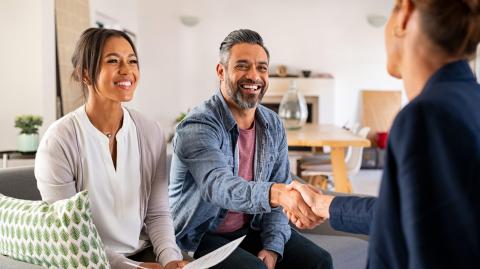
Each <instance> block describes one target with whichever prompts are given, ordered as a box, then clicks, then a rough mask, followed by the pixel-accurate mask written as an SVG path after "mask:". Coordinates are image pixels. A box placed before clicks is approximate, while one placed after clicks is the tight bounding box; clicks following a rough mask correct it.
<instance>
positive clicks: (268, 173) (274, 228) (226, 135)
mask: <svg viewBox="0 0 480 269" xmlns="http://www.w3.org/2000/svg"><path fill="white" fill-rule="evenodd" d="M268 65H269V54H268V51H267V49H266V48H265V47H264V45H263V41H262V38H261V37H260V35H259V34H258V33H256V32H254V31H251V30H237V31H233V32H232V33H230V34H229V35H228V36H227V37H226V38H225V40H224V41H223V42H222V44H221V46H220V63H219V64H217V69H216V70H217V76H218V78H219V80H220V91H219V92H217V93H216V94H215V95H213V96H212V97H211V98H210V99H209V100H207V101H206V102H204V103H203V104H201V105H200V106H198V107H196V108H195V109H193V110H192V111H191V112H190V113H189V115H188V116H187V117H186V119H185V120H184V121H183V122H182V123H181V124H180V125H179V126H178V128H177V133H176V136H175V139H174V155H173V160H172V171H171V183H170V187H169V196H170V205H171V210H172V215H173V216H174V226H175V233H176V237H177V242H178V244H179V246H180V247H181V248H182V249H184V250H187V251H195V253H194V258H198V257H201V256H203V255H205V254H207V253H208V252H210V251H212V250H214V249H216V248H218V247H220V246H222V245H224V244H226V243H228V242H230V241H232V240H234V239H236V238H239V237H241V236H243V235H247V237H246V238H245V240H244V241H243V242H242V244H241V245H240V247H239V248H237V249H236V250H235V251H234V252H233V253H232V255H230V256H229V257H228V258H227V259H226V260H225V261H223V262H222V263H221V264H219V265H218V266H216V267H215V268H250V269H251V268H269V269H273V268H294V267H295V266H298V267H299V268H332V261H331V257H330V254H329V253H328V252H326V251H325V250H323V249H321V248H319V247H318V246H316V245H315V244H313V243H312V242H310V241H308V240H307V239H305V238H304V237H302V236H301V235H300V234H298V233H297V232H295V231H293V230H292V229H291V228H290V226H289V224H288V219H287V218H286V216H285V215H283V213H282V207H283V208H285V209H286V210H287V211H288V212H293V213H292V214H294V215H295V216H296V217H297V218H298V219H301V221H302V223H303V222H304V221H305V222H306V223H308V224H313V223H316V222H319V221H320V218H318V217H317V218H316V216H315V214H314V213H313V212H312V211H311V209H310V207H309V206H308V205H306V204H305V203H304V201H303V199H302V198H301V196H300V194H299V193H298V192H296V191H294V190H287V186H286V185H285V183H289V182H290V181H291V179H290V171H289V165H288V147H287V142H286V136H285V130H284V128H283V125H282V123H281V120H280V119H279V117H278V116H277V115H276V114H275V113H274V112H272V111H270V110H268V109H266V108H265V107H263V106H262V105H260V101H261V100H262V97H263V95H264V94H265V91H266V90H267V88H268ZM312 216H313V217H312ZM308 224H307V225H308Z"/></svg>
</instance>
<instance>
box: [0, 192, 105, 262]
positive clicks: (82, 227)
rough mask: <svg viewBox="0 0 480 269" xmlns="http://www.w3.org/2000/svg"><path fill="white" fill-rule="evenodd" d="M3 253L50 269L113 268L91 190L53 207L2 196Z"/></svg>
mask: <svg viewBox="0 0 480 269" xmlns="http://www.w3.org/2000/svg"><path fill="white" fill-rule="evenodd" d="M0 254H1V255H5V256H9V257H11V258H13V259H16V260H19V261H23V262H27V263H31V264H36V265H41V266H44V267H47V268H110V265H109V263H108V260H107V256H106V254H105V251H104V248H103V244H102V242H101V240H100V237H99V236H98V233H97V229H96V228H95V226H94V225H93V223H92V220H91V211H90V206H89V200H88V193H87V191H83V192H80V193H77V194H76V195H75V196H73V197H72V198H69V199H65V200H60V201H57V202H55V203H53V204H48V203H46V202H42V201H27V200H20V199H15V198H11V197H7V196H4V195H0Z"/></svg>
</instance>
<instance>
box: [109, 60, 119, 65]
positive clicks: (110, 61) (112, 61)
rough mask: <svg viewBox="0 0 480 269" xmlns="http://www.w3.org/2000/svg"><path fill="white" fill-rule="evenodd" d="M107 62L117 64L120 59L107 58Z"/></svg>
mask: <svg viewBox="0 0 480 269" xmlns="http://www.w3.org/2000/svg"><path fill="white" fill-rule="evenodd" d="M107 63H109V64H116V63H118V60H117V59H108V60H107Z"/></svg>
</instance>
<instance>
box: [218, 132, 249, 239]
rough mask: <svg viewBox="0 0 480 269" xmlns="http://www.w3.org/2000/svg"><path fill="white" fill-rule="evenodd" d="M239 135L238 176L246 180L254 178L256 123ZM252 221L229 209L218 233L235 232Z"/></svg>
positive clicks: (244, 215) (246, 216)
mask: <svg viewBox="0 0 480 269" xmlns="http://www.w3.org/2000/svg"><path fill="white" fill-rule="evenodd" d="M239 132H240V134H239V137H238V143H237V146H238V155H239V164H238V176H240V177H242V178H243V179H245V180H246V181H251V180H253V177H254V174H253V167H254V165H253V162H254V159H255V123H254V124H253V127H252V128H250V129H248V130H242V129H239ZM249 221H250V218H249V216H248V215H246V214H243V213H240V212H235V211H228V213H227V216H226V217H225V220H224V221H223V222H222V223H221V224H220V226H219V227H218V229H217V233H229V232H234V231H236V230H238V229H240V228H242V227H243V226H244V225H245V224H247V223H248V222H249Z"/></svg>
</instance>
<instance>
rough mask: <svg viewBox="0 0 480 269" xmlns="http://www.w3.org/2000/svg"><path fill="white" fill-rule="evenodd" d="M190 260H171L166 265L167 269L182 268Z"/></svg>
mask: <svg viewBox="0 0 480 269" xmlns="http://www.w3.org/2000/svg"><path fill="white" fill-rule="evenodd" d="M187 263H188V261H171V262H169V263H167V264H166V265H165V269H181V268H183V267H184V266H185V265H187Z"/></svg>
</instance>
